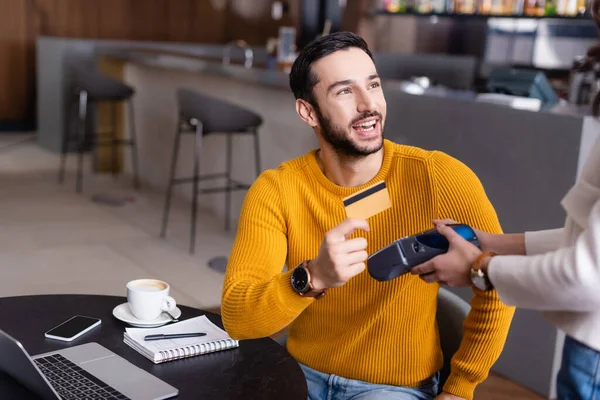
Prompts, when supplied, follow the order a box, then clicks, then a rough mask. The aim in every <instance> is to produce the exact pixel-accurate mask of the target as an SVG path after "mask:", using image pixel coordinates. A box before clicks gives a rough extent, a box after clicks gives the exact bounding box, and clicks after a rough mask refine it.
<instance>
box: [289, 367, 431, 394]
mask: <svg viewBox="0 0 600 400" xmlns="http://www.w3.org/2000/svg"><path fill="white" fill-rule="evenodd" d="M300 367H301V368H302V371H303V372H304V376H305V377H306V383H307V385H308V399H309V400H375V399H387V400H430V399H433V398H434V397H435V396H437V394H438V381H439V373H438V374H435V376H433V377H432V378H431V379H430V381H429V382H428V383H427V384H425V385H423V386H420V387H417V388H409V387H402V386H392V385H377V384H373V383H368V382H363V381H356V380H353V379H346V378H342V377H341V376H337V375H328V374H324V373H322V372H319V371H316V370H314V369H312V368H309V367H307V366H306V365H303V364H300Z"/></svg>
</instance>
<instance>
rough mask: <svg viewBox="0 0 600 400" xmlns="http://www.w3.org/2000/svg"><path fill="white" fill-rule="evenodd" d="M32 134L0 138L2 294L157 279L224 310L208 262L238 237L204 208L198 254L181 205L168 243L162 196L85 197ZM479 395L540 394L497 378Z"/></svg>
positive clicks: (92, 179)
mask: <svg viewBox="0 0 600 400" xmlns="http://www.w3.org/2000/svg"><path fill="white" fill-rule="evenodd" d="M25 138H27V136H23V135H16V136H13V135H6V134H0V227H1V229H0V277H1V278H0V297H5V296H14V295H23V294H41V293H97V294H111V295H124V294H125V288H124V286H125V283H126V282H127V281H129V280H131V279H134V278H140V277H156V278H160V279H163V280H166V281H167V282H169V283H170V284H171V285H172V287H173V296H174V297H175V298H176V299H177V300H178V302H179V303H181V304H185V305H190V306H193V307H198V308H204V309H211V310H218V308H219V304H220V296H221V289H222V284H223V275H222V274H220V273H218V272H215V271H213V270H212V269H210V268H208V265H207V263H208V260H210V259H211V258H213V257H217V256H223V255H227V254H228V253H229V250H230V248H231V245H232V243H233V238H234V236H233V235H234V234H233V231H232V233H226V232H224V230H223V221H221V220H220V219H216V218H213V217H212V216H210V215H208V214H207V213H206V212H201V213H200V214H199V218H198V233H197V241H196V254H195V255H193V256H192V255H189V254H188V252H187V249H188V234H189V221H190V220H189V207H188V205H187V204H186V203H183V204H182V203H177V202H176V203H174V205H173V209H172V214H171V220H170V221H171V222H170V225H169V227H170V228H169V233H168V237H167V239H166V240H164V239H161V238H159V235H158V234H159V230H160V220H161V212H162V205H163V195H162V194H161V193H151V192H148V191H146V190H142V191H140V192H135V191H134V190H133V189H131V185H130V182H128V181H127V180H124V179H119V180H117V181H114V180H113V179H112V177H110V176H93V175H91V174H90V168H89V165H88V166H87V168H86V169H85V177H84V193H83V194H80V195H78V194H76V193H75V180H74V174H73V173H72V168H73V167H74V165H75V158H74V157H72V158H71V159H70V162H69V168H70V169H71V172H70V173H69V174H68V175H67V179H66V182H65V183H64V184H63V185H58V184H57V167H58V157H57V156H56V155H55V154H53V153H50V152H47V151H45V150H43V149H41V148H40V147H38V146H37V145H35V144H34V143H26V144H21V145H15V146H11V147H8V148H7V147H5V146H7V145H9V144H11V143H15V142H18V141H21V140H23V139H25ZM98 194H101V195H108V196H113V197H116V198H119V199H121V198H127V197H131V199H132V200H133V201H130V202H128V203H126V204H125V205H123V206H116V207H115V206H110V205H102V204H98V203H97V202H94V201H93V200H92V199H93V197H94V195H98ZM476 399H483V400H486V399H489V400H501V399H514V400H517V399H523V400H526V399H532V400H533V399H540V397H538V396H536V395H535V394H533V393H531V392H529V391H528V390H525V389H523V388H521V387H519V386H517V385H514V384H513V383H511V382H509V381H506V380H504V379H502V378H500V377H497V376H495V375H492V376H491V377H490V378H489V379H488V380H487V381H486V382H484V384H482V385H480V387H479V388H478V389H477V392H476Z"/></svg>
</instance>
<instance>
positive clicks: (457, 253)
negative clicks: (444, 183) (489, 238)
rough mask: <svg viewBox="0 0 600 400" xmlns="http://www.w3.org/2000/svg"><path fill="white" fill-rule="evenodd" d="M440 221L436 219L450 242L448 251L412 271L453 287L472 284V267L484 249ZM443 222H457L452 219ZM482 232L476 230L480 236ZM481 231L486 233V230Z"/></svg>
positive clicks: (425, 279)
mask: <svg viewBox="0 0 600 400" xmlns="http://www.w3.org/2000/svg"><path fill="white" fill-rule="evenodd" d="M440 222H442V221H434V223H435V224H436V225H437V229H438V231H439V232H440V233H441V234H442V235H444V237H445V238H446V239H448V242H449V244H450V247H449V249H448V252H446V253H445V254H442V255H439V256H437V257H434V258H432V259H431V260H429V261H426V262H424V263H423V264H421V265H418V266H416V267H414V268H413V269H412V270H411V273H412V274H413V275H420V278H421V279H423V280H424V281H425V282H427V283H434V282H439V283H440V284H441V285H447V286H452V287H460V286H471V285H472V282H471V267H472V265H473V263H474V262H475V260H476V259H477V257H479V255H480V254H481V253H482V251H481V250H480V249H479V248H478V247H477V246H475V245H473V244H472V243H470V242H468V241H467V240H465V239H464V238H463V237H462V236H460V235H459V234H458V233H456V232H455V231H454V229H452V228H450V227H448V226H446V225H445V224H442V223H440ZM443 222H446V223H455V222H454V221H451V220H444V221H443ZM480 232H481V231H476V234H477V235H478V237H479V235H480ZM481 233H483V234H484V235H485V233H484V232H481ZM480 240H481V239H480Z"/></svg>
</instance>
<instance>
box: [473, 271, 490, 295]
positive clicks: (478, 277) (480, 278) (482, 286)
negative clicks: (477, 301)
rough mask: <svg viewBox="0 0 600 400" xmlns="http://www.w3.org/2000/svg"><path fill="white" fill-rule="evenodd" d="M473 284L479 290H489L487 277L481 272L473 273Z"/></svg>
mask: <svg viewBox="0 0 600 400" xmlns="http://www.w3.org/2000/svg"><path fill="white" fill-rule="evenodd" d="M471 282H473V285H474V286H475V287H476V288H477V289H479V290H482V291H485V290H488V289H489V287H488V284H487V282H486V280H485V276H484V275H483V273H482V272H481V271H471Z"/></svg>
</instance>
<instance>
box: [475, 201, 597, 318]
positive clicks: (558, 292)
mask: <svg viewBox="0 0 600 400" xmlns="http://www.w3.org/2000/svg"><path fill="white" fill-rule="evenodd" d="M556 236H557V237H558V234H556ZM540 238H541V236H540ZM550 238H555V236H553V235H550ZM537 239H539V238H538V237H534V241H532V243H533V242H536V243H537V242H538V240H537ZM484 268H487V274H488V277H489V279H490V281H491V282H492V284H493V285H494V287H495V288H496V290H497V291H498V294H499V296H500V299H501V300H502V301H503V302H504V303H505V304H508V305H515V306H518V307H524V308H531V309H537V310H553V311H597V310H598V308H599V307H600V292H599V291H598V288H599V287H600V200H598V201H597V202H596V203H595V205H594V207H593V208H592V212H591V213H590V216H589V220H588V226H587V229H585V230H584V231H583V232H582V233H581V234H580V235H579V237H578V238H577V240H576V242H575V244H574V245H573V246H571V247H566V248H560V249H558V250H555V251H551V252H548V253H545V254H539V255H535V256H498V257H493V258H491V259H490V260H489V265H487V266H484Z"/></svg>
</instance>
